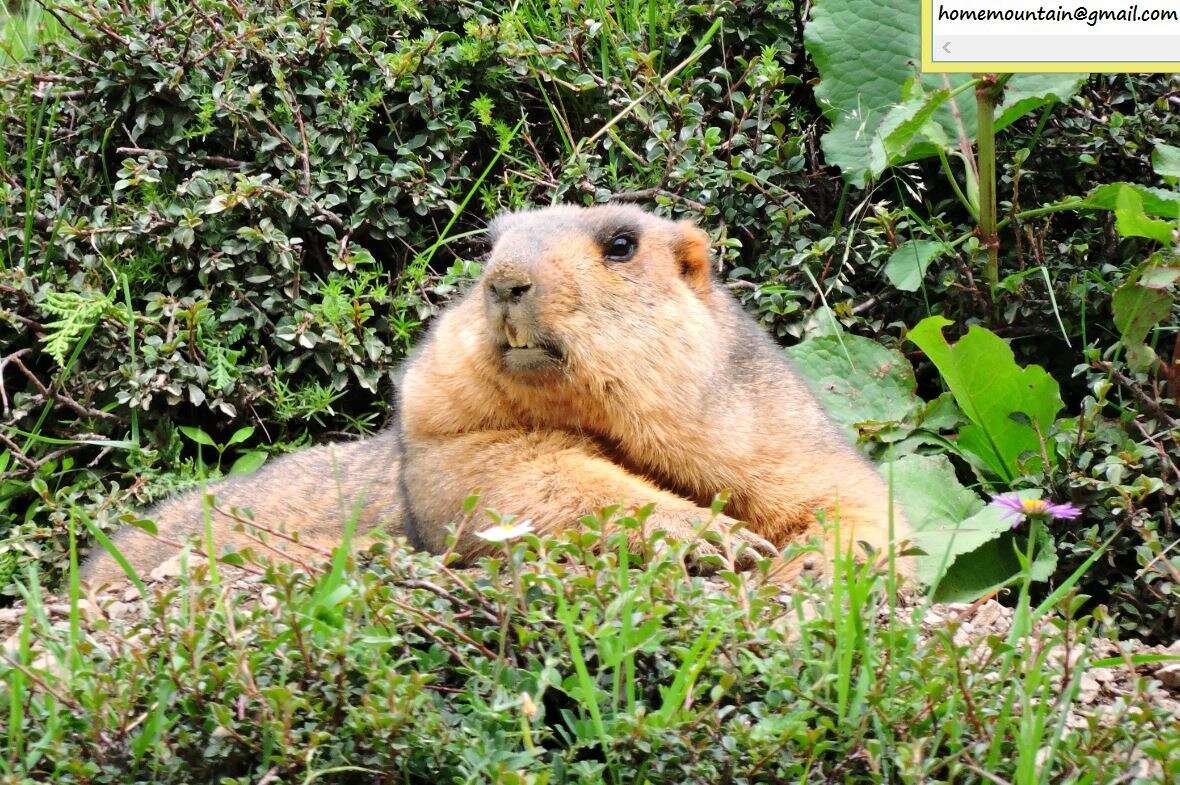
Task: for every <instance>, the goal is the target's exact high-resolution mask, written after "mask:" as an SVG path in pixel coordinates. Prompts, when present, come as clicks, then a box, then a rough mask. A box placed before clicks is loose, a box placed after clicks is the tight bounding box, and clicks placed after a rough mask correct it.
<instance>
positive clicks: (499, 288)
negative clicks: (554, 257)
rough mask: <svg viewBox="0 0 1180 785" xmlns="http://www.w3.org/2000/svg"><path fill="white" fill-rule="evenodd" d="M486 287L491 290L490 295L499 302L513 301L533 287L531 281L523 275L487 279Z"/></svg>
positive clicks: (516, 300)
mask: <svg viewBox="0 0 1180 785" xmlns="http://www.w3.org/2000/svg"><path fill="white" fill-rule="evenodd" d="M488 288H489V289H490V290H491V292H492V297H494V298H495V299H497V300H499V301H500V302H502V303H514V302H518V301H519V300H520V298H521V297H523V296H524V295H525V293H526V292H527V291H528V290H529V289H532V288H533V283H532V281H530V280H528V279H527V278H525V277H524V276H516V275H506V276H499V277H496V278H492V279H491V280H489V281H488Z"/></svg>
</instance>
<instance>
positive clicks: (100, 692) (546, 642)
mask: <svg viewBox="0 0 1180 785" xmlns="http://www.w3.org/2000/svg"><path fill="white" fill-rule="evenodd" d="M641 525H642V521H640V520H635V519H626V518H624V519H618V520H612V521H610V523H609V525H608V524H607V523H604V521H603V520H597V521H587V528H586V529H584V530H583V531H580V532H573V533H570V534H569V535H567V536H566V537H565V538H564V539H560V540H554V539H538V538H536V537H534V536H532V535H527V536H525V537H524V538H523V539H520V540H518V541H516V542H513V543H506V544H504V545H503V552H502V554H501V555H499V556H497V557H496V558H489V559H486V560H485V561H484V562H483V563H482V565H481V566H480V568H478V569H474V570H468V571H456V570H454V569H452V568H450V567H448V566H447V565H445V564H443V563H442V562H441V561H440V559H439V558H438V557H433V556H427V555H423V554H411V553H408V552H406V551H405V550H402V549H400V548H397V547H387V546H385V545H379V546H376V547H375V548H374V549H373V550H372V551H371V552H369V553H367V554H362V555H360V556H359V557H358V558H357V559H349V558H347V552H346V549H341V550H340V551H338V552H337V557H336V558H335V559H334V560H333V563H332V564H331V565H330V566H329V567H326V568H324V569H323V570H322V571H321V572H318V573H316V574H313V575H310V576H308V575H304V574H302V573H293V572H292V571H290V570H289V569H287V568H274V567H269V566H264V565H262V564H261V563H253V562H250V561H249V560H247V561H246V562H245V563H246V564H247V566H250V565H252V564H253V566H255V567H258V568H259V571H260V573H261V575H260V576H259V577H255V578H254V579H253V582H252V583H251V584H249V585H242V584H241V582H237V583H235V582H234V581H233V580H230V579H228V578H227V576H226V575H225V574H224V573H222V574H220V576H217V575H213V574H209V575H206V568H204V567H195V568H194V569H193V570H191V571H186V572H185V574H184V575H183V576H182V577H181V578H180V579H179V581H178V582H177V583H175V584H167V583H165V584H157V585H155V586H154V587H152V589H151V590H150V591H149V594H148V595H147V596H146V598H145V599H143V600H142V601H135V602H134V603H133V605H134V606H135V608H134V611H133V612H131V613H129V614H128V616H127V617H126V618H125V619H124V620H123V621H116V620H115V619H113V618H110V617H109V616H107V615H104V614H97V615H94V614H93V613H90V614H87V613H85V612H84V611H85V606H86V604H85V602H84V601H83V600H84V599H85V598H83V597H82V596H81V595H80V589H79V588H78V585H77V583H76V582H75V581H70V583H69V589H68V598H67V602H66V603H63V604H62V605H63V606H64V607H65V608H68V610H66V611H65V613H66V614H67V616H68V619H67V620H66V622H65V623H62V622H61V621H58V620H57V619H55V617H54V614H53V613H52V612H51V610H50V598H48V597H47V596H46V595H45V593H44V591H43V590H42V589H41V588H40V586H39V582H38V580H37V576H36V575H34V574H29V575H27V576H26V580H25V582H24V587H23V595H24V601H25V603H26V607H27V612H26V613H25V614H24V616H23V619H22V621H21V623H20V626H19V629H18V630H17V631H16V633H15V636H14V640H13V641H12V642H11V643H10V645H9V648H8V649H7V651H6V653H5V654H4V655H3V659H0V676H2V677H3V681H2V685H3V686H2V688H0V689H2V692H3V694H2V695H0V699H2V700H3V702H4V704H6V705H7V707H8V711H7V721H6V722H5V727H4V728H3V729H2V730H0V735H3V736H5V737H6V739H7V753H6V755H4V757H3V758H2V759H0V773H2V774H3V781H4V782H55V783H74V782H77V783H105V782H131V781H136V782H154V783H171V782H177V783H179V782H195V781H208V782H222V783H246V782H259V781H266V782H304V783H310V782H427V781H430V782H439V781H448V782H477V781H478V782H497V783H550V782H586V783H590V782H608V783H625V782H627V783H629V782H647V783H664V782H667V783H681V782H702V783H703V782H719V781H734V782H831V781H841V782H871V783H877V782H932V781H939V782H962V783H970V782H981V783H982V782H990V783H1012V784H1013V785H1034V784H1036V785H1040V784H1041V783H1048V782H1115V781H1119V782H1126V781H1130V780H1128V779H1127V778H1125V777H1124V774H1126V773H1127V772H1129V771H1131V769H1129V768H1128V767H1129V766H1130V762H1131V761H1132V759H1133V760H1134V761H1135V766H1136V767H1139V766H1142V767H1144V768H1143V769H1142V771H1143V772H1145V773H1144V774H1143V776H1142V777H1140V778H1138V779H1135V780H1134V781H1138V782H1152V781H1156V782H1165V781H1167V780H1166V779H1165V778H1166V777H1169V776H1173V775H1174V774H1175V773H1176V766H1177V763H1176V755H1175V753H1176V751H1177V750H1180V729H1177V727H1176V724H1175V722H1174V718H1172V717H1168V716H1164V715H1163V714H1162V713H1161V710H1160V709H1159V708H1158V707H1156V706H1155V705H1153V704H1152V703H1151V702H1150V701H1147V700H1146V699H1144V698H1143V697H1142V696H1143V694H1144V690H1143V687H1144V685H1143V684H1142V683H1140V684H1139V691H1138V694H1137V696H1135V697H1132V698H1131V699H1129V700H1130V704H1129V705H1128V706H1126V707H1124V708H1123V709H1122V713H1121V714H1119V715H1117V716H1115V717H1114V719H1115V721H1114V722H1113V723H1111V724H1109V725H1105V724H1102V723H1100V722H1097V721H1092V722H1089V723H1088V724H1083V725H1082V726H1081V727H1080V728H1075V727H1074V726H1073V725H1072V724H1071V723H1069V722H1067V720H1068V719H1069V717H1070V713H1071V711H1072V710H1073V708H1074V703H1073V702H1074V700H1075V696H1076V695H1077V692H1078V686H1079V680H1080V678H1081V676H1082V674H1083V673H1085V671H1086V669H1087V668H1089V667H1091V664H1090V663H1088V662H1087V661H1086V655H1085V654H1084V653H1083V654H1082V655H1081V658H1080V659H1079V660H1076V661H1073V662H1072V663H1070V665H1071V667H1070V668H1069V669H1063V667H1062V665H1061V664H1060V662H1059V661H1058V659H1055V658H1054V657H1053V656H1052V653H1053V652H1054V651H1055V650H1059V649H1060V647H1062V646H1064V645H1066V644H1069V645H1072V646H1080V648H1081V649H1082V650H1083V652H1084V651H1085V650H1086V649H1087V644H1088V641H1089V640H1090V638H1091V636H1093V635H1094V627H1093V624H1092V623H1091V621H1090V620H1089V619H1084V618H1077V616H1076V614H1074V613H1072V612H1066V613H1060V612H1059V611H1061V610H1062V609H1065V610H1066V611H1072V610H1073V609H1075V608H1076V606H1077V605H1078V598H1077V597H1076V596H1074V595H1072V594H1070V592H1069V591H1068V589H1066V590H1063V591H1061V592H1059V593H1058V594H1057V595H1056V596H1054V597H1053V598H1050V600H1048V601H1046V602H1045V603H1042V604H1041V605H1040V606H1038V607H1036V608H1033V607H1032V606H1031V604H1030V603H1029V601H1028V591H1027V581H1026V582H1025V583H1024V585H1023V587H1022V589H1021V597H1020V600H1019V601H1018V603H1017V611H1016V617H1015V622H1014V624H1013V627H1012V630H1011V633H1010V634H1009V635H1008V636H1007V637H1004V636H1002V635H998V634H997V635H993V636H991V637H982V638H980V639H979V640H976V641H971V642H962V641H959V640H958V638H957V637H956V636H955V634H954V633H955V627H954V626H953V625H952V626H951V627H948V628H946V629H937V630H935V631H934V632H933V634H931V635H924V634H921V633H920V630H921V628H922V625H921V623H920V621H921V618H922V616H923V615H924V614H925V613H926V611H927V606H926V604H924V603H923V602H921V601H919V602H917V603H916V604H912V605H911V606H908V607H910V609H909V610H902V611H898V612H896V613H895V612H894V607H895V603H896V602H897V598H896V597H895V596H894V594H893V592H892V591H891V588H892V587H893V579H892V577H891V575H890V574H888V573H883V572H881V571H879V570H875V569H873V568H871V567H868V566H865V565H863V564H859V563H856V562H855V561H853V560H851V559H849V558H841V559H839V560H838V561H837V563H836V565H835V575H834V580H833V583H832V586H831V588H830V589H829V590H824V589H823V588H821V587H818V586H812V587H804V588H803V589H801V590H799V591H795V592H792V593H790V594H787V595H783V594H782V593H781V590H780V589H778V588H777V587H775V586H773V585H771V584H768V583H767V582H765V580H764V579H763V578H762V576H761V575H760V574H759V573H745V574H744V573H735V572H732V571H728V570H726V569H724V565H722V570H721V571H720V572H719V574H718V576H717V577H716V578H714V579H712V580H708V581H707V580H704V579H702V578H699V577H692V576H690V575H688V574H687V573H686V571H685V569H684V566H683V565H684V557H685V552H684V547H683V546H680V547H677V548H674V549H671V550H669V551H666V552H664V553H663V554H662V555H659V556H656V557H654V558H652V559H651V560H649V561H646V563H645V564H643V565H640V562H641V561H644V560H642V559H641V558H640V555H639V554H636V553H632V552H631V551H630V550H629V549H628V547H627V544H626V541H627V540H626V537H625V536H623V531H622V529H624V528H626V527H634V526H641ZM198 552H199V551H198ZM358 562H359V564H358ZM637 565H640V566H637ZM201 576H205V577H204V579H202V578H201ZM902 607H907V606H906V604H904V603H903V605H902ZM110 610H112V609H111V608H109V606H108V611H110ZM126 610H127V608H126V607H123V611H126ZM1050 614H1051V615H1052V621H1051V623H1049V621H1048V620H1049V615H1050ZM116 615H121V612H120V613H117V614H116ZM1106 665H1110V663H1106ZM1141 681H1142V680H1141ZM1153 766H1154V769H1153V768H1152V767H1153ZM1169 767H1171V768H1169ZM1136 770H1138V769H1136ZM1153 771H1154V773H1151V772H1153Z"/></svg>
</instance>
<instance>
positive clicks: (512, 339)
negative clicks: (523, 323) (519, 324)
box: [504, 322, 528, 349]
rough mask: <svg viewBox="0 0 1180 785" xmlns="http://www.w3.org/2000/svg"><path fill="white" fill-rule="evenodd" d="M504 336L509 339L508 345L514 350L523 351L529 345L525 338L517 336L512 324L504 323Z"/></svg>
mask: <svg viewBox="0 0 1180 785" xmlns="http://www.w3.org/2000/svg"><path fill="white" fill-rule="evenodd" d="M504 336H505V337H506V338H508V345H509V346H510V347H511V348H513V349H521V348H524V347H525V346H527V345H528V343H527V342H526V341H525V340H524V338H522V337H521V336H520V335H518V334H517V332H516V328H515V327H513V326H512V323H511V322H505V323H504Z"/></svg>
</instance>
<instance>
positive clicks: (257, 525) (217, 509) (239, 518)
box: [211, 504, 332, 572]
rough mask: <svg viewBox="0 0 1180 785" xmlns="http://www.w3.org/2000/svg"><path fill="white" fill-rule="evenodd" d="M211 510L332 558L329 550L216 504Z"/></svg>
mask: <svg viewBox="0 0 1180 785" xmlns="http://www.w3.org/2000/svg"><path fill="white" fill-rule="evenodd" d="M211 509H212V510H213V511H214V512H216V513H219V514H221V515H224V516H225V517H227V518H229V519H230V520H232V521H235V522H237V523H240V524H242V525H243V526H249V527H250V528H252V529H258V530H259V531H261V532H265V533H267V534H270V535H273V536H274V537H278V538H279V539H280V540H285V541H286V542H289V543H291V544H292V545H298V546H299V547H301V548H306V549H307V550H309V551H311V552H312V553H315V554H318V555H320V556H323V557H324V558H331V556H332V552H331V551H330V550H327V549H324V548H319V547H317V546H315V545H308V544H307V543H305V542H301V541H300V540H298V539H297V538H295V537H292V536H291V535H289V534H284V533H283V532H280V531H278V530H276V529H272V528H270V527H269V526H264V525H262V524H261V523H257V522H255V521H252V520H249V519H248V518H243V517H242V516H240V515H238V514H237V513H233V512H228V511H226V510H225V509H224V508H222V507H220V506H218V505H216V504H213V505H211ZM308 572H311V570H308Z"/></svg>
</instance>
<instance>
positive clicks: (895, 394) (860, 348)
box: [787, 333, 922, 438]
mask: <svg viewBox="0 0 1180 785" xmlns="http://www.w3.org/2000/svg"><path fill="white" fill-rule="evenodd" d="M787 356H788V357H790V358H791V360H792V361H793V362H794V364H795V367H796V369H798V371H799V372H800V373H801V374H802V375H803V377H804V378H805V379H806V380H807V381H808V382H809V383H810V385H811V387H812V389H813V390H814V391H815V393H816V396H817V397H818V398H819V399H820V403H822V404H823V406H824V409H825V410H826V411H827V413H828V415H829V416H830V417H831V418H832V419H833V420H834V421H835V422H836V424H838V425H840V426H841V427H842V428H844V429H845V430H846V431H847V432H848V433H849V434H850V435H851V436H853V437H854V438H855V437H856V436H858V435H859V428H858V426H859V425H862V424H866V423H901V422H903V421H905V420H906V419H907V418H910V417H911V416H913V415H915V414H916V413H917V412H918V411H920V409H921V407H922V402H921V401H920V400H919V399H918V397H917V396H916V395H915V393H914V391H915V390H916V389H917V382H916V381H915V379H914V369H913V368H912V367H911V366H910V363H909V360H907V359H906V358H905V356H904V355H902V353H901V352H899V351H897V350H894V349H886V348H885V347H884V346H882V345H881V344H879V343H877V342H876V341H873V340H871V339H869V338H863V337H861V336H859V335H851V334H847V333H844V334H841V335H824V336H820V337H818V338H809V339H808V340H806V341H804V342H803V343H801V344H799V345H797V346H793V347H791V348H790V349H787Z"/></svg>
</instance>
